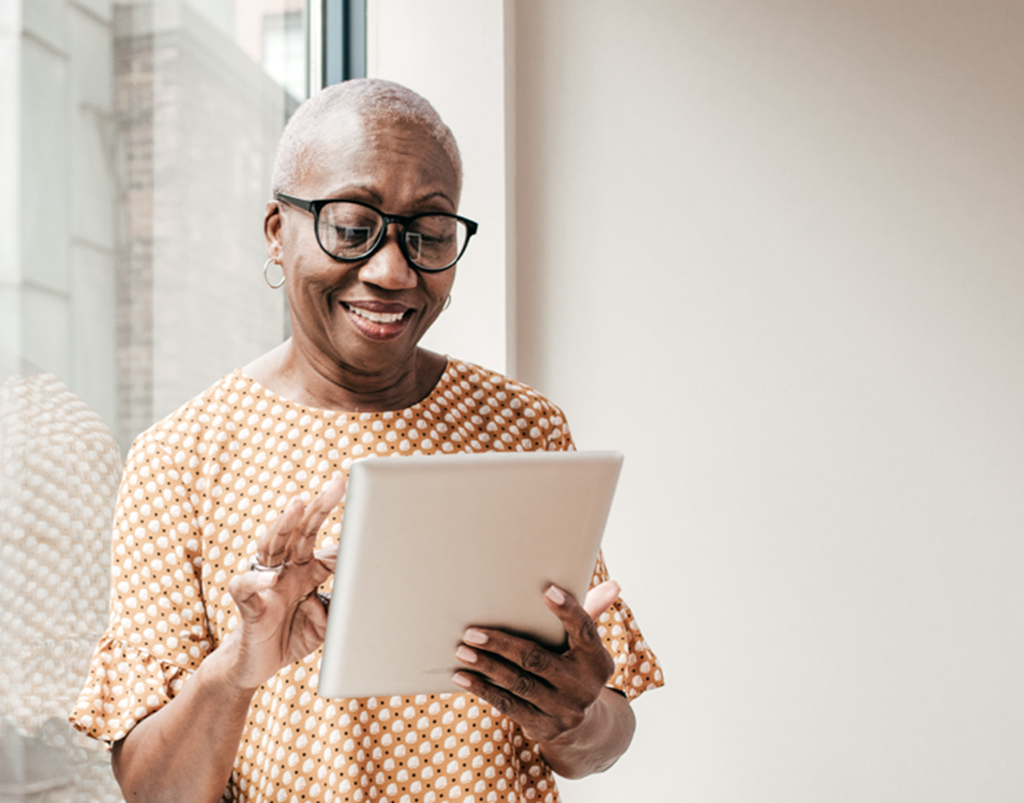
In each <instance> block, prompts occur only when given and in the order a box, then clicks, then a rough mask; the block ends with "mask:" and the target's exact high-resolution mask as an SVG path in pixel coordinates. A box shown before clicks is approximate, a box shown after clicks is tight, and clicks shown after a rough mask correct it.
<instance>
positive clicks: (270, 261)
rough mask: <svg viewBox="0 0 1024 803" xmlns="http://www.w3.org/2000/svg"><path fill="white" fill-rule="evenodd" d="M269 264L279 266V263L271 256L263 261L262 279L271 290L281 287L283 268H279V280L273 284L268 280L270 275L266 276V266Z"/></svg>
mask: <svg viewBox="0 0 1024 803" xmlns="http://www.w3.org/2000/svg"><path fill="white" fill-rule="evenodd" d="M271 264H274V265H277V266H278V267H281V263H280V262H278V261H277V260H276V259H274V258H273V257H271V258H270V259H268V260H267V261H266V262H264V263H263V281H265V282H266V283H267V287H269V288H270V289H271V290H277V289H279V288H280V287H281V285H283V284H284V268H281V281H279V282H278V283H277V284H274V283H273V282H272V281H270V277H269V276H267V268H269V267H270V265H271Z"/></svg>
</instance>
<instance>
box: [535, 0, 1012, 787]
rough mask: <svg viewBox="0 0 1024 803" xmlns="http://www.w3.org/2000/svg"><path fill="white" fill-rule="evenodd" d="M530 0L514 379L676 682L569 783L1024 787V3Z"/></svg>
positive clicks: (643, 702) (651, 697) (645, 703)
mask: <svg viewBox="0 0 1024 803" xmlns="http://www.w3.org/2000/svg"><path fill="white" fill-rule="evenodd" d="M515 9H516V19H515V26H516V42H517V50H516V57H515V59H516V84H517V96H516V97H517V103H516V115H515V119H516V124H517V128H516V142H517V150H516V157H515V158H516V162H517V165H518V170H517V174H516V184H517V210H516V211H517V217H518V235H519V236H518V241H517V246H518V265H517V268H516V270H517V275H518V278H519V283H518V285H517V292H518V294H519V303H518V305H517V314H516V319H515V327H516V329H517V331H518V338H517V343H516V348H517V349H518V352H519V369H520V370H519V374H520V377H521V378H522V379H524V380H526V381H529V382H531V383H533V384H535V385H536V386H538V387H539V388H540V389H542V390H543V391H545V392H546V393H548V394H549V395H551V396H552V397H553V398H555V399H556V400H557V401H558V402H559V403H561V404H562V405H563V406H564V408H565V409H566V411H567V413H568V416H569V420H570V421H571V422H572V424H573V427H574V433H575V436H576V440H577V443H578V444H579V446H581V447H583V448H595V447H615V448H619V449H622V450H623V451H624V452H625V453H626V456H627V458H626V460H627V462H626V468H625V474H624V477H623V483H622V486H621V493H620V496H619V498H618V500H617V502H616V508H615V511H614V514H613V520H612V522H611V525H610V530H609V533H608V536H607V540H606V551H607V556H608V559H609V562H610V564H611V566H612V568H613V570H614V573H615V574H616V575H617V577H618V578H619V579H620V581H621V583H622V585H623V587H624V592H625V596H626V597H627V599H628V600H629V601H630V603H631V604H632V606H633V608H634V610H635V612H636V613H637V614H638V616H639V618H640V620H641V622H642V624H643V626H644V629H645V632H646V634H647V636H648V637H649V639H650V641H651V643H652V644H653V646H654V647H655V648H656V650H657V651H658V652H659V654H660V657H661V658H662V659H663V662H664V666H665V674H666V678H667V681H668V685H667V687H666V688H665V689H663V690H659V691H657V692H652V693H650V694H648V695H646V696H645V697H643V698H641V699H640V700H639V701H637V703H636V710H637V713H638V716H639V719H640V729H639V732H638V735H637V738H636V741H635V744H634V746H633V748H632V750H631V751H630V753H629V754H627V756H626V757H624V758H623V759H622V761H621V762H620V763H619V765H618V766H617V767H615V768H614V769H613V770H611V771H610V772H609V773H607V775H605V776H602V777H599V778H596V779H590V780H587V781H584V782H580V783H573V784H569V783H566V784H564V785H563V790H564V797H565V799H566V801H570V802H571V801H586V802H587V803H603V802H604V801H609V802H610V801H623V800H630V801H632V800H657V801H669V800H671V801H675V800H680V801H687V800H694V801H730V802H731V801H735V802H736V803H740V802H741V801H742V802H743V803H746V802H747V801H759V803H772V802H774V801H779V803H781V802H782V801H786V803H794V802H798V801H807V803H812V802H813V803H817V802H818V801H830V803H836V801H873V802H874V801H908V800H928V801H931V802H933V803H934V801H953V800H958V801H962V800H984V801H987V802H989V803H992V802H993V801H1010V800H1015V801H1019V800H1021V799H1024V763H1022V762H1021V760H1020V759H1021V756H1022V755H1024V729H1022V728H1021V727H1020V725H1021V722H1022V721H1024V684H1021V683H1020V676H1021V671H1022V668H1024V582H1022V580H1024V577H1022V565H1024V563H1022V561H1024V539H1022V537H1021V536H1022V534H1024V493H1022V488H1024V417H1022V416H1021V413H1020V409H1021V399H1022V398H1024V314H1022V309H1024V271H1022V266H1024V238H1022V237H1021V232H1022V231H1024V149H1021V147H1020V143H1021V142H1024V94H1022V93H1021V91H1020V87H1021V86H1022V85H1024V49H1022V48H1021V47H1020V44H1021V37H1022V34H1024V7H1022V6H1021V5H1020V4H1019V3H1016V2H1011V0H1000V1H998V2H997V1H993V2H989V3H985V4H977V3H969V2H966V1H961V2H952V1H951V2H946V3H942V4H922V3H919V2H909V0H895V1H894V0H865V2H861V3H843V2H838V1H837V0H825V1H824V2H823V1H822V0H816V2H810V0H770V1H769V2H763V3H749V2H736V0H690V1H689V2H678V1H677V0H672V1H671V2H670V1H669V0H664V1H663V2H658V1H657V0H639V1H638V2H634V3H631V4H629V5H628V6H627V5H623V4H621V3H612V2H608V1H607V0H599V1H596V2H595V0H589V1H588V2H583V1H582V0H562V1H561V2H558V3H551V2H543V0H519V2H518V3H517V4H516V5H515Z"/></svg>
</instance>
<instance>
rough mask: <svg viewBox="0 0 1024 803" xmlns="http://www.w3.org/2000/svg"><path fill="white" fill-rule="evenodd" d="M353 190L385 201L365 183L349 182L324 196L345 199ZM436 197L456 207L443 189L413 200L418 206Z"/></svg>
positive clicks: (380, 201)
mask: <svg viewBox="0 0 1024 803" xmlns="http://www.w3.org/2000/svg"><path fill="white" fill-rule="evenodd" d="M353 190H358V191H359V192H365V193H366V194H367V195H369V196H370V197H371V198H372V199H373V201H374V203H375V204H376V205H378V206H381V205H382V204H383V203H384V199H383V198H382V197H381V196H380V195H379V194H378V193H377V192H376V191H375V190H374V189H373V188H372V187H368V186H366V185H365V184H347V185H346V186H345V187H344V188H343V189H340V190H336V191H332V192H331V193H330V194H329V195H325V196H324V198H327V199H338V200H343V199H344V197H345V196H346V195H348V194H349V193H351V192H352V191H353ZM434 198H443V199H444V200H445V201H447V202H448V204H449V205H450V206H451V208H452V209H455V208H456V206H455V202H454V201H453V200H452V199H451V198H449V197H448V195H447V194H445V193H444V192H442V191H441V190H434V192H428V193H427V194H426V195H421V196H419V197H418V198H416V199H415V200H414V201H413V203H412V205H413V206H418V205H419V204H423V203H426V202H427V201H430V200H432V199H434Z"/></svg>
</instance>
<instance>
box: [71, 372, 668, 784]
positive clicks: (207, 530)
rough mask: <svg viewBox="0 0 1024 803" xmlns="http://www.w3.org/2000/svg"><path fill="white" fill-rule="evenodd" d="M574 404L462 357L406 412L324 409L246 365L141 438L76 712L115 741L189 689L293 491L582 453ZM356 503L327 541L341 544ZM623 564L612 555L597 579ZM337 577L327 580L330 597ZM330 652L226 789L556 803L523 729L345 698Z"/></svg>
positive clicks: (444, 703) (614, 621) (250, 740)
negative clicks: (576, 441)
mask: <svg viewBox="0 0 1024 803" xmlns="http://www.w3.org/2000/svg"><path fill="white" fill-rule="evenodd" d="M572 448H573V445H572V440H571V436H570V434H569V430H568V427H567V425H566V422H565V420H564V416H563V415H562V412H561V411H560V410H559V409H558V408H557V407H555V406H554V405H552V404H551V403H550V402H549V401H547V400H546V399H544V398H543V397H541V396H540V395H538V394H537V393H536V392H535V391H534V390H532V389H530V388H528V387H526V386H523V385H520V384H517V383H515V382H511V381H510V380H508V379H506V378H505V377H503V376H501V375H499V374H495V373H492V372H489V371H485V370H484V369H481V368H479V367H477V366H474V365H471V364H468V363H460V362H456V361H451V360H449V362H448V365H447V367H446V370H445V373H444V374H443V376H442V377H441V380H440V381H439V383H438V385H437V387H435V389H434V390H433V392H432V393H431V394H430V395H429V396H428V397H427V398H426V399H424V400H423V401H422V402H420V403H419V404H416V405H414V406H412V407H410V408H408V409H405V410H400V411H395V412H383V413H358V414H352V413H344V412H336V411H327V410H315V409H312V408H307V407H304V406H302V405H299V404H296V403H293V402H290V401H287V400H285V399H283V398H281V397H279V396H276V395H275V394H273V393H272V392H270V391H268V390H266V389H265V388H263V387H261V386H260V385H259V384H257V383H256V382H254V381H252V380H251V379H249V378H248V377H246V376H245V375H244V374H242V373H241V372H237V371H236V372H235V373H234V374H231V375H230V376H228V377H226V378H225V379H224V380H222V381H221V382H220V383H218V384H217V385H215V386H214V387H213V388H211V389H210V390H209V391H207V392H206V393H204V394H203V395H201V396H199V397H198V398H196V399H195V400H193V401H192V402H190V403H189V404H187V405H186V406H184V407H183V408H181V409H180V410H179V411H178V412H176V413H175V414H173V415H171V416H170V417H169V418H167V419H165V420H164V421H163V422H161V423H159V424H157V425H155V426H154V427H152V428H151V429H150V430H148V431H147V432H146V433H144V434H143V435H142V436H140V438H139V439H138V440H137V441H136V443H135V445H134V446H133V448H132V451H131V454H130V455H129V457H128V461H127V465H126V468H125V474H124V479H123V481H122V486H121V492H120V499H119V502H118V508H117V515H116V519H115V532H114V558H113V585H112V589H111V619H110V625H109V628H108V630H107V632H106V634H105V636H104V637H103V639H102V641H101V643H100V646H99V648H98V650H97V654H96V658H95V660H94V662H93V668H92V674H91V676H90V679H89V683H88V685H87V686H86V688H85V690H84V691H83V693H82V696H81V698H80V700H79V702H78V705H77V707H76V708H75V711H74V713H73V715H72V721H73V723H74V724H75V725H76V727H78V728H79V729H81V730H83V731H85V732H86V733H88V734H89V735H91V736H94V737H96V738H99V739H103V740H106V741H116V740H118V739H120V738H122V737H123V736H124V735H125V734H126V733H127V732H128V731H129V730H130V729H131V728H132V727H133V726H134V725H135V723H137V722H138V721H139V720H140V719H142V718H143V717H145V716H147V715H148V714H150V713H152V712H154V711H156V710H158V709H159V708H161V707H162V706H163V705H166V703H167V702H168V701H169V700H170V699H172V698H173V697H174V695H175V694H176V693H177V692H178V691H179V690H180V689H181V687H182V685H183V684H184V683H186V682H187V681H188V678H189V677H190V676H191V674H192V672H193V671H194V670H195V669H196V667H198V666H199V664H200V663H201V662H202V660H203V659H204V658H205V657H206V656H207V655H209V653H210V652H211V651H212V650H214V649H216V647H217V645H218V644H219V643H220V641H221V640H222V639H223V637H224V635H225V634H226V633H228V632H229V631H230V630H231V629H232V628H234V627H235V625H236V624H237V612H236V609H235V606H234V603H233V602H232V600H231V597H230V595H229V594H228V592H227V585H228V582H229V581H230V579H231V577H233V576H234V574H235V573H237V572H242V571H245V570H246V567H247V564H248V559H249V557H250V556H251V555H252V554H253V553H254V551H255V549H256V541H257V539H258V538H259V536H260V535H261V534H262V533H263V532H264V531H265V529H266V528H267V527H268V526H269V525H270V524H271V523H272V522H273V521H274V519H275V518H276V517H277V516H278V515H280V513H281V511H282V510H283V509H284V507H285V505H286V504H287V502H288V500H289V499H290V498H292V497H293V496H300V497H302V498H304V499H307V500H309V499H312V498H313V497H314V496H315V494H316V493H317V492H318V490H319V488H320V486H321V485H322V484H323V483H324V482H326V481H327V480H328V479H330V478H331V477H332V476H333V475H334V474H335V473H337V472H341V473H347V472H348V469H349V467H350V466H351V465H352V462H353V461H354V460H360V459H371V458H376V457H382V456H391V455H408V454H446V453H452V452H482V451H500V450H508V451H531V450H538V449H544V450H566V449H572ZM341 512H342V511H341V509H340V508H339V509H338V510H337V511H335V512H334V513H333V514H332V516H331V517H330V518H329V519H328V521H327V522H326V523H325V524H324V526H323V528H322V529H321V531H320V533H319V535H318V539H317V541H318V546H326V545H329V544H331V543H334V542H335V541H336V540H337V537H338V534H339V533H340V531H341ZM606 576H607V571H606V569H605V567H604V564H603V562H601V561H599V562H598V565H597V567H596V570H595V580H603V579H605V578H606ZM329 586H330V582H328V583H327V584H325V590H328V589H329ZM599 626H600V630H601V632H602V636H603V637H604V639H605V643H606V644H607V645H608V647H609V649H610V650H611V652H612V655H613V656H614V657H615V660H616V664H617V667H618V669H617V672H616V675H615V677H614V678H613V680H612V681H611V683H612V684H613V685H614V686H615V687H616V688H618V689H620V690H622V691H623V693H625V694H626V695H627V696H629V697H634V696H636V695H637V694H639V693H640V692H641V691H643V690H644V689H646V688H648V687H651V686H655V685H660V683H661V675H660V669H659V668H658V666H657V660H656V659H655V658H654V656H653V654H651V653H650V652H649V651H648V650H647V648H646V645H645V643H644V641H643V638H642V636H641V635H640V633H639V631H638V630H637V628H636V625H635V623H634V622H633V617H632V615H631V614H630V612H629V609H628V608H627V607H626V606H625V605H624V604H621V603H620V604H618V605H617V607H615V608H613V609H612V610H610V611H609V612H608V613H607V614H605V616H604V617H602V621H601V622H600V623H599ZM320 658H321V653H320V651H317V652H315V653H312V654H310V655H308V656H306V658H305V659H303V660H301V661H298V662H296V663H295V664H293V665H291V666H288V667H285V668H284V669H282V670H281V671H280V672H279V673H278V674H277V675H275V676H274V677H273V678H271V679H270V680H269V681H268V682H267V683H266V684H265V686H263V687H262V688H261V689H260V690H259V691H257V693H256V694H255V695H254V697H253V701H252V704H251V706H250V711H249V718H248V722H247V724H246V727H245V731H244V733H243V736H242V741H241V744H240V747H239V752H238V755H237V757H236V760H235V766H234V772H233V774H232V778H231V782H230V785H229V788H228V790H227V792H226V793H225V800H236V801H266V802H267V803H269V801H278V802H279V803H298V801H313V800H315V801H339V802H340V801H364V800H369V801H380V802H381V803H441V801H456V800H457V801H464V803H484V802H485V801H488V802H489V801H534V800H535V801H549V802H553V801H556V800H558V792H557V790H556V788H555V785H554V779H553V777H552V774H551V771H550V769H549V768H548V767H547V765H546V764H545V763H544V761H543V759H542V758H541V757H540V754H539V751H538V748H537V745H536V744H534V743H532V742H531V741H530V740H528V739H526V737H525V736H524V735H523V733H522V731H521V729H520V728H519V727H518V725H517V724H516V723H515V722H513V721H511V720H509V719H508V718H506V717H503V716H501V715H500V714H499V713H498V712H497V711H496V710H495V709H493V708H492V707H491V706H490V705H488V704H486V703H484V702H483V701H481V700H480V699H478V698H476V697H475V696H473V695H471V694H437V695H418V696H414V697H390V698H367V699H348V700H331V699H325V698H322V697H319V696H318V695H317V694H316V689H317V680H318V672H319V666H320Z"/></svg>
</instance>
